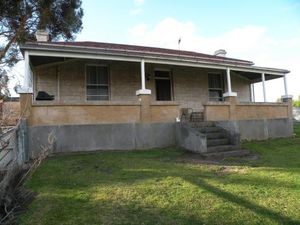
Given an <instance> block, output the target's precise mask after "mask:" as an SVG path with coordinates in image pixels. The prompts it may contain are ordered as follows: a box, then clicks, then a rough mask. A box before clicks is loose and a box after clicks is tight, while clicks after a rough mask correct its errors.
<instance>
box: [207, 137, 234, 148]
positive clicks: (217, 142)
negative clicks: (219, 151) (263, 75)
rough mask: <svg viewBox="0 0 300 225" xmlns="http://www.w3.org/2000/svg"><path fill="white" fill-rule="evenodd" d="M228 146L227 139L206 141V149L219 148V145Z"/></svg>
mask: <svg viewBox="0 0 300 225" xmlns="http://www.w3.org/2000/svg"><path fill="white" fill-rule="evenodd" d="M228 144H229V140H228V138H215V139H208V140H207V147H210V146H219V145H228Z"/></svg>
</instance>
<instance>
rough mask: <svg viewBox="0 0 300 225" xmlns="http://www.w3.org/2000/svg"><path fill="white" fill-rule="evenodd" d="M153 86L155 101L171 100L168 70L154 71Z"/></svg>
mask: <svg viewBox="0 0 300 225" xmlns="http://www.w3.org/2000/svg"><path fill="white" fill-rule="evenodd" d="M155 88H156V100H157V101H171V100H172V88H171V78H170V71H159V70H156V71H155Z"/></svg>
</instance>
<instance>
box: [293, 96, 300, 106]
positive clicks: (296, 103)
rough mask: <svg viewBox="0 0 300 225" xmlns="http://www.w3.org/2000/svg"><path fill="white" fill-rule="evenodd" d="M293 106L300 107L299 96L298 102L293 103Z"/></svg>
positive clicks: (299, 97)
mask: <svg viewBox="0 0 300 225" xmlns="http://www.w3.org/2000/svg"><path fill="white" fill-rule="evenodd" d="M293 106H294V107H300V95H299V96H298V100H294V101H293Z"/></svg>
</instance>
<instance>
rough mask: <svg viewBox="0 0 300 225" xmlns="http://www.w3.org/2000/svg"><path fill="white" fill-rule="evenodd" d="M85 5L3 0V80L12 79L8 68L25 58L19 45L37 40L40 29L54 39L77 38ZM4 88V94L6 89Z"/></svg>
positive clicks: (71, 1) (0, 24)
mask: <svg viewBox="0 0 300 225" xmlns="http://www.w3.org/2000/svg"><path fill="white" fill-rule="evenodd" d="M81 4H82V2H81V0H1V1H0V43H2V45H0V80H4V81H7V80H8V79H7V70H8V69H9V68H11V67H12V66H14V65H15V64H16V63H17V62H18V61H20V60H21V59H22V58H21V54H20V50H19V45H21V44H24V43H25V42H26V41H34V40H35V33H36V31H37V30H46V31H47V32H48V33H49V39H50V40H61V39H63V40H74V38H75V35H76V34H77V33H78V32H80V31H81V29H82V16H83V10H82V8H81ZM5 77H6V78H5ZM6 83H7V82H6ZM0 85H2V84H0ZM4 86H5V85H4ZM0 89H1V94H0V96H2V97H3V95H4V94H5V92H4V91H3V89H5V88H4V87H0Z"/></svg>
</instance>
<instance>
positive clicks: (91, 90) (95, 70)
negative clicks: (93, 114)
mask: <svg viewBox="0 0 300 225" xmlns="http://www.w3.org/2000/svg"><path fill="white" fill-rule="evenodd" d="M108 80H109V79H108V69H107V67H106V66H86V99H87V100H88V101H98V100H108V99H109V95H108V93H109V92H108V88H109V85H108Z"/></svg>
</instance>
